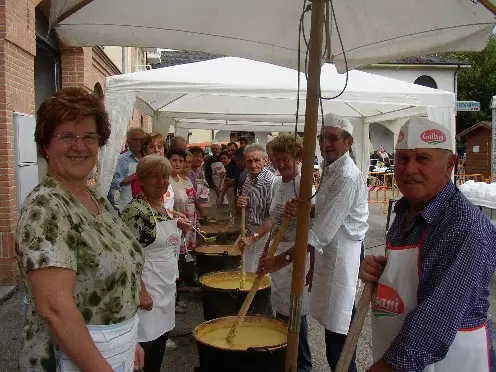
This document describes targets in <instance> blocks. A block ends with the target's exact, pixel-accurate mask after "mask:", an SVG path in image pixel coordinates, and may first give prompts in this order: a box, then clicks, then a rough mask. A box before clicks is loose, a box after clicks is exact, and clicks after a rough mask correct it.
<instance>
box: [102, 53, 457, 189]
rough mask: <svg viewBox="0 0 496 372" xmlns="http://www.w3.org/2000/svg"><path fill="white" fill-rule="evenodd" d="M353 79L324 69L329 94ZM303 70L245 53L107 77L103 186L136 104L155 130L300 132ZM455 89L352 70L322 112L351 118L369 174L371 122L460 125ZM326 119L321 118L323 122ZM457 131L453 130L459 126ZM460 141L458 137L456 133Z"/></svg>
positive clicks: (360, 157)
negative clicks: (421, 120) (416, 118)
mask: <svg viewBox="0 0 496 372" xmlns="http://www.w3.org/2000/svg"><path fill="white" fill-rule="evenodd" d="M300 79H301V90H300V98H301V100H300V108H299V114H300V119H299V125H298V131H303V126H304V112H305V100H304V97H305V95H306V88H305V87H306V79H305V75H304V74H303V73H300ZM345 83H346V75H345V74H341V75H340V74H338V73H337V71H336V69H335V67H334V66H333V65H331V64H326V65H324V66H323V68H322V74H321V90H322V97H324V98H330V97H334V96H336V95H337V94H339V93H340V92H341V90H342V89H343V88H344V86H345ZM297 84H298V72H296V71H295V70H292V69H289V68H284V67H278V66H274V65H270V64H267V63H263V62H256V61H251V60H246V59H241V58H234V57H226V58H218V59H214V60H209V61H204V62H197V63H191V64H186V65H179V66H173V67H166V68H161V69H155V70H148V71H142V72H136V73H132V74H126V75H118V76H112V77H109V78H107V89H106V95H105V101H106V106H107V109H108V111H109V114H110V117H111V123H112V127H113V130H112V136H111V142H110V144H109V145H107V146H106V147H104V148H103V149H102V152H103V154H104V156H102V157H101V159H102V161H101V163H100V173H99V174H100V175H106V177H99V182H100V183H99V188H100V191H101V192H104V193H106V192H107V190H108V187H109V184H110V177H111V174H112V173H113V169H114V167H115V163H116V161H117V155H118V151H116V149H115V148H113V147H112V146H120V144H121V143H122V141H123V139H124V135H125V129H126V127H127V124H128V121H129V118H130V117H131V113H132V109H133V106H134V104H136V105H137V106H139V108H140V110H142V111H143V112H145V113H147V114H149V115H152V116H153V117H154V128H158V127H160V126H165V127H167V128H168V127H169V125H171V124H172V125H175V126H176V128H202V129H227V130H233V131H237V130H242V131H244V130H250V131H273V132H281V131H293V130H294V126H295V113H296V97H297ZM454 106H455V96H454V94H453V93H449V92H444V91H440V90H436V89H431V88H426V87H422V86H419V85H414V84H410V83H406V82H402V81H398V80H394V79H389V78H384V77H381V76H377V75H373V74H368V73H365V72H361V71H350V72H349V77H348V84H347V88H346V90H345V91H344V93H343V94H342V95H341V96H340V97H339V98H337V99H334V100H325V99H324V100H323V101H322V111H323V113H324V115H325V114H327V113H331V112H332V113H334V114H337V115H342V116H346V117H348V118H350V119H351V121H352V123H353V125H354V133H353V136H354V151H355V155H356V158H357V163H358V165H359V167H360V168H361V170H362V172H364V173H366V172H367V171H368V164H369V136H368V127H369V125H370V123H381V124H383V125H385V126H387V127H389V128H390V129H391V130H392V131H393V132H394V133H398V131H399V127H400V126H401V124H402V123H403V121H404V119H405V118H407V117H409V116H411V115H415V114H419V115H428V116H430V117H431V118H432V119H434V120H436V121H438V122H439V123H441V124H442V125H444V126H446V127H448V128H451V129H454ZM318 125H320V123H319V124H318ZM453 133H454V131H453ZM453 140H454V138H453Z"/></svg>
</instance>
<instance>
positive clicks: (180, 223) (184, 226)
mask: <svg viewBox="0 0 496 372" xmlns="http://www.w3.org/2000/svg"><path fill="white" fill-rule="evenodd" d="M177 228H178V229H179V230H181V231H188V230H189V229H190V228H191V224H190V223H189V220H188V219H187V218H186V217H184V218H179V219H178V220H177Z"/></svg>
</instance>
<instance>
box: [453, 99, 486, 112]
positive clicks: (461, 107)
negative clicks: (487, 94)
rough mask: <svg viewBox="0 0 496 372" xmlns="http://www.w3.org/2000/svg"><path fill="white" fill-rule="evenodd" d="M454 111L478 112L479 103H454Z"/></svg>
mask: <svg viewBox="0 0 496 372" xmlns="http://www.w3.org/2000/svg"><path fill="white" fill-rule="evenodd" d="M456 111H480V102H477V101H456Z"/></svg>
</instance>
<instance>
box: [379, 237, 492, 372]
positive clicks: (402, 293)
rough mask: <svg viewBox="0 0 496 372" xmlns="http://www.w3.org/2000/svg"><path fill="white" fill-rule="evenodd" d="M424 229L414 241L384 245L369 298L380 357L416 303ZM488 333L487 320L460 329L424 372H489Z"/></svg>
mask: <svg viewBox="0 0 496 372" xmlns="http://www.w3.org/2000/svg"><path fill="white" fill-rule="evenodd" d="M426 235H427V230H426V231H425V232H424V234H423V235H422V238H421V239H420V242H419V243H418V244H416V245H411V246H404V247H395V246H391V245H388V246H387V250H386V253H387V264H386V267H385V269H384V272H383V273H382V275H381V278H380V279H379V283H378V286H377V291H376V293H375V295H374V297H373V299H372V305H371V307H372V314H373V315H372V352H373V356H374V362H376V361H377V360H379V359H381V358H382V356H383V355H384V353H385V352H386V351H387V349H388V348H389V346H390V345H391V343H392V342H393V341H394V339H395V338H396V336H397V335H398V333H399V331H400V330H401V328H402V326H403V322H404V321H405V317H406V316H407V315H408V313H409V312H410V311H412V310H413V309H415V308H416V307H417V304H418V301H417V291H418V286H419V273H420V250H421V248H422V244H423V242H424V239H425V237H426ZM488 345H489V337H488V332H487V327H486V324H483V325H481V326H480V327H477V328H475V329H460V330H459V331H458V332H457V334H456V336H455V339H454V340H453V343H452V344H451V346H450V348H449V350H448V353H447V354H446V357H445V358H444V359H443V360H441V361H439V362H437V363H434V364H431V365H428V366H427V367H426V368H424V371H425V372H453V371H471V372H489V370H490V369H489V348H488Z"/></svg>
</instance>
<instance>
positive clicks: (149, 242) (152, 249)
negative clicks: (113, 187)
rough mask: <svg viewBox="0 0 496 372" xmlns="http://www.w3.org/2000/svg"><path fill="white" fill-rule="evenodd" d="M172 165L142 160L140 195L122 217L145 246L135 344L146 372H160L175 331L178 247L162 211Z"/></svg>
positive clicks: (155, 159) (177, 237) (173, 228)
mask: <svg viewBox="0 0 496 372" xmlns="http://www.w3.org/2000/svg"><path fill="white" fill-rule="evenodd" d="M170 173H171V166H170V163H169V161H168V160H167V159H166V158H164V157H162V156H155V155H149V156H145V157H144V158H142V159H141V160H140V162H139V163H138V167H137V170H136V175H137V177H138V179H139V180H140V182H141V189H142V193H141V195H139V196H138V197H137V198H135V199H133V201H132V202H131V203H129V205H128V207H127V208H126V209H125V210H124V212H123V215H122V218H123V220H124V222H125V223H126V224H127V225H128V226H129V227H130V229H131V230H132V231H133V232H134V233H135V234H136V238H137V239H138V241H139V242H140V243H141V245H142V246H143V253H144V256H145V264H144V267H143V277H142V280H143V285H142V291H141V304H140V308H141V309H140V310H139V311H138V316H139V326H138V341H139V342H140V344H141V346H142V347H143V349H144V350H145V371H147V372H158V371H160V366H161V364H162V359H163V356H164V352H165V346H166V342H167V339H168V336H169V331H170V330H172V329H173V328H174V326H175V303H176V279H177V257H178V251H179V246H180V242H181V232H180V231H179V230H178V224H179V225H180V226H182V227H183V228H187V225H188V223H187V222H185V221H183V220H172V219H171V218H170V216H169V213H168V211H167V209H166V208H164V206H163V199H162V198H163V195H164V194H165V192H166V191H167V187H168V186H169V174H170Z"/></svg>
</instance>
